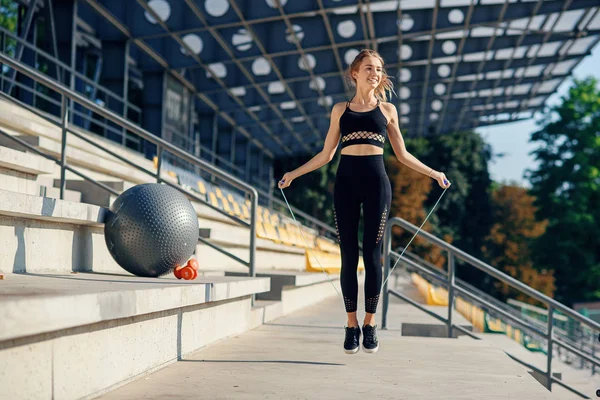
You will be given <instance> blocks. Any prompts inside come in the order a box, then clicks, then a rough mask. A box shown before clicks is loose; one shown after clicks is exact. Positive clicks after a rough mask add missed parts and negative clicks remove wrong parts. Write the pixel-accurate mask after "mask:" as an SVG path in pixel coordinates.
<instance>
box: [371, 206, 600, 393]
mask: <svg viewBox="0 0 600 400" xmlns="http://www.w3.org/2000/svg"><path fill="white" fill-rule="evenodd" d="M395 226H398V227H401V228H403V229H406V230H407V231H409V232H411V233H413V234H415V233H416V232H417V231H418V227H416V226H415V225H413V224H411V223H410V222H408V221H405V220H404V219H401V218H397V217H395V218H391V219H390V220H389V221H388V223H387V225H386V229H385V234H384V247H383V250H384V274H383V276H388V274H389V271H390V269H391V265H390V264H391V259H392V255H393V254H392V228H393V227H395ZM419 235H420V236H421V237H422V238H423V239H425V240H426V241H427V242H429V243H431V244H433V245H435V246H437V247H439V248H441V249H442V250H445V251H446V252H447V254H448V270H447V275H446V277H445V279H444V278H442V277H440V276H438V275H437V274H435V273H432V272H430V271H426V272H429V276H430V277H431V278H432V279H434V280H436V281H438V282H439V283H440V284H442V285H445V286H446V287H447V289H448V314H447V317H446V318H444V317H441V316H439V315H437V314H435V313H433V312H431V311H429V310H427V309H425V308H424V307H423V306H422V305H420V304H418V303H417V302H415V301H413V300H412V299H410V298H408V297H406V296H404V295H403V294H401V293H399V292H397V291H395V290H393V289H389V288H388V286H389V284H388V282H386V284H385V286H384V287H383V301H382V309H383V310H382V329H386V326H387V311H388V306H389V296H390V294H391V295H393V296H395V297H397V298H399V299H401V300H403V301H405V302H407V303H409V304H411V305H413V306H415V307H417V308H418V309H420V310H421V311H423V312H425V313H427V314H429V315H431V316H432V317H434V318H436V319H437V320H439V321H442V322H444V323H445V324H446V325H447V327H448V330H447V332H448V337H449V338H451V337H453V335H454V329H456V330H458V331H460V332H462V333H463V334H465V335H467V336H470V337H472V338H474V339H479V338H478V337H477V336H476V335H474V334H473V333H471V332H469V331H467V330H466V329H464V328H463V327H461V326H458V325H455V324H454V323H453V322H452V316H453V308H454V300H455V299H456V297H458V296H460V297H463V298H466V299H469V300H471V301H474V302H477V303H479V304H481V305H483V306H485V307H486V308H488V309H491V310H494V311H495V312H496V313H498V314H499V315H501V316H502V317H503V318H506V319H507V320H510V321H511V322H512V323H514V324H515V325H516V326H518V327H519V328H521V329H523V331H526V332H528V333H530V334H532V335H535V336H538V337H540V338H545V340H546V343H547V353H546V354H547V359H546V370H545V371H542V370H540V369H538V368H536V367H534V366H532V365H529V364H527V363H525V362H524V361H522V360H519V359H517V358H516V357H512V358H513V359H515V360H516V361H518V362H520V363H521V364H523V365H526V366H527V367H529V368H531V369H532V370H534V371H536V372H538V373H539V374H542V375H544V376H545V377H546V388H547V389H548V390H550V391H551V390H552V384H553V383H556V384H558V385H560V386H563V387H564V388H566V389H568V390H570V391H571V392H573V393H575V394H577V395H579V396H581V397H583V398H588V397H587V395H585V394H583V393H581V392H579V391H577V390H576V389H574V388H572V387H571V386H569V385H567V384H565V383H564V382H562V381H561V380H560V379H557V378H555V377H553V376H552V358H553V349H554V347H555V346H557V347H560V348H563V349H565V350H567V351H569V352H571V353H574V354H576V355H578V356H579V357H581V358H582V359H584V360H586V361H588V362H589V363H591V364H592V365H593V366H600V359H598V358H597V357H595V355H590V354H586V353H584V352H582V351H580V350H579V349H577V348H575V347H574V346H573V345H571V344H569V343H566V342H565V341H564V340H561V339H560V338H558V337H556V335H555V334H554V321H553V320H554V313H555V312H556V311H560V312H561V313H563V314H564V315H567V316H569V317H570V318H572V319H574V320H575V321H577V322H579V323H580V324H582V325H584V326H586V327H588V328H590V329H592V330H594V331H596V332H600V324H598V323H597V322H595V321H593V320H591V319H589V318H587V317H585V316H583V315H581V314H579V313H578V312H577V311H575V310H573V309H571V308H569V307H567V306H565V305H564V304H562V303H559V302H557V301H556V300H554V299H552V298H550V297H548V296H546V295H544V294H543V293H540V292H539V291H537V290H535V289H533V288H531V287H529V286H527V285H525V284H524V283H522V282H519V281H518V280H516V279H514V278H513V277H511V276H509V275H507V274H505V273H503V272H501V271H499V270H497V269H496V268H494V267H492V266H491V265H489V264H486V263H484V262H483V261H481V260H478V259H477V258H475V257H473V256H471V255H469V254H467V253H465V252H464V251H462V250H460V249H458V248H457V247H454V246H452V245H451V244H449V243H446V242H444V241H443V240H442V239H440V238H438V237H436V236H434V235H432V234H430V233H428V232H425V231H423V230H421V231H419ZM456 259H458V260H461V261H463V262H465V263H467V264H469V265H471V266H473V267H475V268H477V269H479V270H480V271H483V272H484V273H486V274H487V275H489V276H491V277H493V278H496V279H498V280H500V281H502V282H504V283H506V284H507V285H510V286H511V287H513V288H515V289H517V290H519V291H521V292H522V293H525V294H526V295H528V296H531V297H532V298H534V299H536V300H538V301H540V302H542V303H544V304H546V305H547V306H548V319H547V323H546V329H545V331H541V330H540V329H539V328H537V327H533V326H531V325H530V323H529V321H527V320H525V319H523V318H521V317H520V316H516V315H514V314H513V313H509V312H507V311H505V310H502V309H501V308H500V307H498V306H497V305H495V304H492V302H489V301H487V300H486V299H483V298H482V297H481V296H479V295H478V294H475V293H473V291H471V290H469V289H467V288H465V287H461V286H460V285H458V284H457V283H456V278H455V275H456V271H455V260H456ZM405 262H408V263H409V264H411V265H412V264H416V263H415V262H414V261H410V260H409V261H406V260H405Z"/></svg>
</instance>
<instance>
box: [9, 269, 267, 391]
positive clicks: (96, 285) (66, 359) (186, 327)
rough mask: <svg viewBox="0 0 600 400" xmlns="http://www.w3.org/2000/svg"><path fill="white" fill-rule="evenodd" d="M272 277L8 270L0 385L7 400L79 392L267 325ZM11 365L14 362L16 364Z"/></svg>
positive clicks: (123, 379) (102, 387) (130, 376)
mask: <svg viewBox="0 0 600 400" xmlns="http://www.w3.org/2000/svg"><path fill="white" fill-rule="evenodd" d="M268 290H269V280H268V279H267V278H247V277H246V278H242V277H198V278H197V279H196V280H194V281H179V280H176V279H174V278H172V277H165V278H139V277H127V276H121V275H113V274H89V273H79V274H67V275H56V274H35V275H34V274H6V275H5V276H4V279H3V280H0V309H2V310H3V312H2V314H3V315H2V324H0V387H1V388H2V396H1V397H2V398H6V399H34V398H35V399H37V398H56V399H59V398H60V399H79V398H87V397H90V396H93V395H95V394H97V393H101V392H104V391H106V390H108V389H110V388H111V387H113V386H114V385H120V384H123V383H124V382H127V381H129V380H131V379H135V378H137V377H139V376H140V375H142V374H145V373H148V372H151V371H153V370H155V369H156V368H160V367H164V366H165V365H168V364H169V363H172V362H175V361H177V360H179V359H181V358H182V357H184V356H185V355H186V354H189V353H190V352H192V351H194V350H197V349H199V348H201V347H203V346H206V345H207V344H210V343H213V342H215V341H218V340H221V339H223V338H226V337H229V336H232V335H237V334H240V333H242V332H245V331H247V330H249V329H253V328H255V327H256V326H258V325H259V324H261V323H262V322H261V319H260V318H259V316H258V314H257V313H256V312H255V311H254V310H253V309H252V308H251V299H250V296H251V295H252V294H256V293H260V292H264V291H268ZM9 366H10V367H9Z"/></svg>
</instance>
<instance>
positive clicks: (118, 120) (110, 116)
mask: <svg viewBox="0 0 600 400" xmlns="http://www.w3.org/2000/svg"><path fill="white" fill-rule="evenodd" d="M0 64H5V65H7V66H9V67H10V68H12V69H14V70H15V71H17V72H18V73H21V74H23V75H25V76H27V77H29V78H31V79H32V80H34V81H35V82H37V83H39V84H42V85H44V86H46V87H48V88H49V89H51V90H53V91H55V92H56V93H58V94H59V95H60V97H61V118H60V122H58V121H56V120H55V119H54V118H52V117H50V116H48V115H45V114H44V113H42V112H40V111H39V110H36V109H35V108H34V107H31V106H29V105H26V104H24V103H22V102H20V101H18V100H16V99H14V98H12V97H10V96H8V95H6V94H5V93H2V95H3V97H5V98H7V99H9V100H11V101H13V102H15V103H17V104H19V105H20V106H22V107H25V108H27V109H28V110H29V111H31V112H33V113H35V114H36V115H37V116H39V117H41V118H43V119H45V120H46V121H48V122H50V123H52V124H54V125H56V126H58V127H60V128H61V130H62V138H61V152H60V159H57V158H54V157H53V156H51V155H48V154H46V153H44V152H42V151H40V150H38V149H36V148H35V147H33V146H31V145H29V144H28V143H26V142H24V141H23V140H20V139H19V138H17V137H14V136H12V135H10V134H8V133H6V132H3V131H2V130H0V134H2V135H4V136H6V137H7V138H9V139H11V140H13V141H14V142H17V143H19V144H20V145H21V146H23V147H25V148H27V149H28V150H30V151H32V152H34V153H36V154H39V155H41V156H43V157H45V158H47V159H50V160H52V161H54V162H56V163H57V164H58V165H60V168H61V174H60V175H61V176H60V198H61V199H64V194H65V186H66V180H65V174H66V171H70V172H72V173H74V174H76V175H78V176H80V177H81V178H83V179H85V180H87V181H89V182H91V183H93V184H95V185H97V186H98V187H100V188H102V189H104V190H106V191H108V192H109V193H112V194H114V195H119V193H118V192H117V191H115V190H114V189H112V188H110V187H108V186H106V185H104V184H103V183H101V182H97V181H96V180H94V179H92V178H91V177H89V176H87V175H85V174H83V173H81V172H79V171H77V170H76V169H75V168H73V167H72V166H70V165H68V164H67V159H66V148H67V134H68V133H70V134H72V135H74V136H76V137H77V138H79V139H81V140H83V141H85V142H86V143H89V144H91V145H93V146H95V147H96V148H98V149H101V150H103V151H104V152H106V153H107V154H110V155H111V156H113V157H115V158H117V159H118V160H120V161H122V162H124V163H126V164H128V165H130V166H131V167H133V168H136V169H138V170H140V171H142V172H145V173H146V174H148V175H150V176H151V177H153V178H154V179H156V181H157V182H158V183H163V184H166V185H169V186H171V187H173V188H175V189H177V190H179V191H181V192H183V193H184V194H185V195H187V196H188V197H190V198H192V199H193V200H195V201H197V202H199V203H202V204H203V205H205V206H207V207H210V208H211V209H213V210H215V211H217V212H219V213H221V214H222V215H224V216H226V217H227V218H230V219H232V220H234V221H235V222H237V223H238V224H240V225H242V226H244V227H248V228H249V229H250V244H249V259H248V261H245V260H243V259H241V258H239V257H237V256H235V255H234V254H232V253H230V252H229V251H227V250H225V249H223V248H221V247H220V246H217V245H215V244H213V243H211V242H209V241H207V240H206V239H204V238H202V237H199V238H198V240H199V241H200V242H202V243H203V244H205V245H207V246H209V247H211V248H212V249H214V250H217V251H219V252H220V253H222V254H225V255H226V256H228V257H230V258H232V259H234V260H236V261H238V262H239V263H241V264H243V265H245V266H246V267H248V269H249V275H250V276H252V277H253V276H255V255H256V213H257V207H258V192H257V191H256V189H255V188H254V187H252V186H250V185H248V184H246V183H245V182H242V181H241V180H239V179H237V178H235V177H234V176H231V175H229V174H227V173H225V172H223V171H221V170H219V169H218V168H216V167H214V166H212V165H211V164H209V163H207V162H205V161H203V160H201V159H199V158H196V157H195V156H193V155H191V154H189V153H187V152H185V151H183V150H181V149H179V148H177V147H175V146H174V145H172V144H170V143H168V142H166V141H165V140H163V139H161V138H159V137H157V136H155V135H153V134H152V133H150V132H148V131H146V130H144V129H142V128H140V127H139V126H137V125H135V124H134V123H132V122H130V121H127V120H126V119H124V118H122V117H120V116H119V115H117V114H115V113H114V112H112V111H109V110H106V109H104V108H102V107H99V106H98V105H96V104H95V103H94V102H93V101H91V100H89V99H87V98H85V97H84V96H82V95H81V94H79V93H76V92H74V91H72V90H70V89H69V88H67V87H66V86H64V85H63V84H61V83H59V82H57V81H55V80H53V79H51V78H49V77H47V76H44V75H43V74H41V73H39V72H38V71H36V70H35V69H33V68H31V67H30V66H28V65H25V64H22V63H20V62H18V61H16V60H14V59H12V58H11V57H8V56H6V55H5V54H2V53H0ZM68 102H76V103H77V104H79V105H81V106H82V107H84V108H87V109H88V110H91V111H92V112H94V113H97V114H99V115H101V116H102V117H104V118H106V119H107V120H110V121H112V122H113V123H115V124H117V125H118V126H121V127H122V128H124V129H126V130H128V131H131V132H133V133H134V134H136V135H138V136H140V137H141V138H143V139H145V140H147V141H148V142H151V143H153V144H155V145H156V146H157V153H158V154H157V156H158V165H157V168H156V172H153V171H149V170H147V169H146V168H144V167H141V166H140V165H138V164H136V163H135V162H132V161H130V160H128V159H127V158H126V157H123V156H120V155H119V154H116V153H115V152H113V151H111V150H110V149H108V148H107V147H106V146H104V145H102V144H101V143H98V142H97V141H95V140H92V139H90V138H88V137H87V136H86V135H83V134H81V133H79V132H77V131H75V130H73V129H71V128H69V126H68V121H67V112H68V109H69V107H68ZM165 151H166V152H169V153H171V154H174V155H176V156H178V157H180V158H181V159H183V160H185V161H187V162H189V163H191V164H193V165H194V166H197V167H198V168H200V169H202V170H203V171H206V172H208V173H210V174H212V175H214V176H216V177H218V178H219V179H221V180H223V181H225V182H227V183H228V184H230V185H232V186H234V187H236V188H238V189H240V190H241V191H243V192H245V193H247V194H248V195H249V196H250V201H251V207H250V222H246V221H244V220H242V219H240V218H238V217H236V216H233V215H230V214H228V213H226V212H225V211H223V210H221V209H220V208H218V207H215V206H213V205H212V204H210V203H209V202H207V201H206V200H205V199H203V198H201V197H200V196H198V195H197V194H195V193H194V192H192V191H190V190H186V189H184V188H182V187H181V186H179V185H177V184H173V183H171V182H169V181H168V180H165V179H163V178H162V175H161V160H162V157H161V156H162V153H163V152H165ZM253 299H254V296H253ZM253 301H254V300H253Z"/></svg>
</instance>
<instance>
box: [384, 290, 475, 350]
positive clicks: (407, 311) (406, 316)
mask: <svg viewBox="0 0 600 400" xmlns="http://www.w3.org/2000/svg"><path fill="white" fill-rule="evenodd" d="M421 306H423V307H424V308H425V309H426V310H428V311H431V312H433V313H435V314H437V315H439V316H441V317H444V318H447V317H448V307H444V306H428V305H425V304H421ZM388 312H389V313H395V314H397V315H402V318H401V319H391V318H390V319H388V327H389V329H397V330H399V331H400V332H402V336H417V337H438V338H446V337H448V327H447V325H446V324H445V323H443V322H441V321H439V320H437V319H436V318H434V317H432V316H430V315H427V314H426V313H424V312H423V311H421V310H419V309H417V308H416V307H414V306H412V305H410V304H407V303H405V302H403V301H402V300H400V299H397V298H395V297H393V296H390V303H389V310H388ZM452 323H453V324H454V325H458V326H460V327H462V328H464V329H466V330H468V331H470V332H472V331H473V324H471V322H470V321H468V320H467V319H466V318H465V317H463V316H462V315H460V314H459V313H458V312H457V311H456V310H454V312H453V313H452ZM463 335H464V334H463V333H461V332H460V331H458V330H457V329H454V330H453V336H454V337H460V336H463ZM465 340H466V339H465Z"/></svg>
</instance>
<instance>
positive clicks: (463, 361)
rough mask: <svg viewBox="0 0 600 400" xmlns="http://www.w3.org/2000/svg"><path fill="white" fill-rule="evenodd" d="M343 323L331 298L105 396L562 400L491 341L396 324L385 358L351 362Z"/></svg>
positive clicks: (359, 357) (362, 356) (385, 334)
mask: <svg viewBox="0 0 600 400" xmlns="http://www.w3.org/2000/svg"><path fill="white" fill-rule="evenodd" d="M361 304H362V303H361ZM402 306H403V304H399V303H397V302H394V303H393V304H392V305H391V307H390V313H389V314H388V317H389V318H390V320H392V321H393V320H395V321H398V320H401V319H402V317H403V316H402V310H405V309H406V308H405V307H402ZM361 314H362V313H361ZM344 323H345V314H344V312H343V308H342V304H341V301H340V300H339V299H338V298H337V297H336V298H331V299H329V300H326V301H324V302H322V303H320V304H318V305H316V306H314V307H310V308H307V309H304V310H302V311H300V312H297V313H294V314H292V315H289V316H287V317H284V318H280V319H278V320H276V321H274V322H272V323H269V324H266V325H262V326H260V327H259V328H257V329H255V330H252V331H249V332H246V333H244V334H242V335H239V336H235V337H231V338H228V339H226V340H223V341H221V342H219V343H216V344H213V345H211V346H209V347H207V348H204V349H202V350H200V351H197V352H195V353H193V354H191V355H188V356H187V357H184V359H183V360H181V361H179V362H176V363H174V364H171V365H169V366H167V367H165V368H163V369H161V370H159V371H157V372H155V373H153V374H150V375H147V376H144V377H140V378H139V379H138V380H137V381H134V382H132V383H129V384H127V385H125V386H122V387H120V388H117V389H115V390H114V391H112V392H110V393H107V394H106V395H104V396H102V397H100V398H101V399H165V398H169V399H211V400H212V399H245V400H249V399H257V400H258V399H369V400H370V399H395V400H397V399H411V400H412V399H457V400H458V399H460V400H470V399H473V400H475V399H477V400H480V399H486V400H490V399H503V400H504V399H519V400H523V399H527V400H536V399H540V400H542V399H544V400H551V399H557V398H560V397H557V396H555V395H554V394H553V393H550V392H548V391H547V390H546V389H545V388H544V387H543V386H542V385H540V384H539V383H538V382H537V381H536V380H535V379H534V378H533V377H531V376H530V375H529V374H528V373H527V372H526V370H525V369H524V368H523V367H521V366H520V365H518V364H517V363H515V362H514V361H512V360H511V359H510V358H509V357H508V356H506V355H505V354H504V353H503V352H502V351H501V350H500V349H498V348H496V347H495V346H493V344H492V343H490V342H488V341H475V340H466V339H465V340H457V339H444V338H421V337H403V336H401V334H400V329H398V328H397V325H396V324H394V325H391V326H392V327H391V328H390V329H389V330H386V331H380V332H379V338H380V349H379V352H378V353H376V354H373V355H371V354H366V353H364V352H362V351H361V352H359V353H357V354H356V355H346V354H344V352H343V349H342V342H343V332H344V331H343V325H344ZM148 351H152V349H148Z"/></svg>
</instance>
